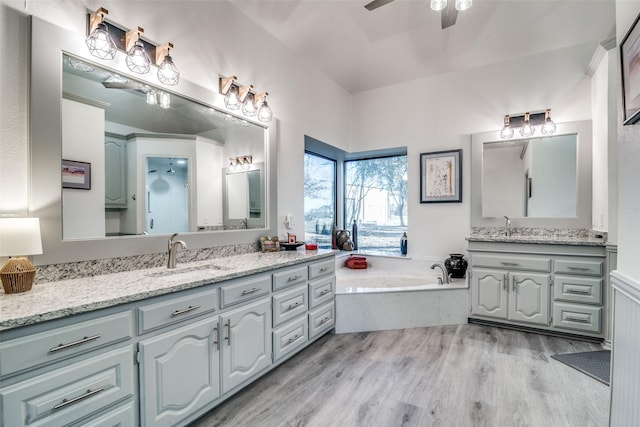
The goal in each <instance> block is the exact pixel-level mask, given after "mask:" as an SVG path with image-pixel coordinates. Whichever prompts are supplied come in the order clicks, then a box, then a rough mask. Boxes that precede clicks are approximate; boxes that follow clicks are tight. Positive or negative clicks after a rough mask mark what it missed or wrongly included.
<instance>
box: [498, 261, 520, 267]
mask: <svg viewBox="0 0 640 427" xmlns="http://www.w3.org/2000/svg"><path fill="white" fill-rule="evenodd" d="M500 264H502V265H506V266H509V267H519V266H520V264H518V263H517V262H504V261H501V262H500Z"/></svg>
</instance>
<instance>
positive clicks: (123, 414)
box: [82, 402, 136, 427]
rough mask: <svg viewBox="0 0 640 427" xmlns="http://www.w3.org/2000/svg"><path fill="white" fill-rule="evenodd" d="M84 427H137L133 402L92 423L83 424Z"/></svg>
mask: <svg viewBox="0 0 640 427" xmlns="http://www.w3.org/2000/svg"><path fill="white" fill-rule="evenodd" d="M82 426H83V427H114V426H117V427H135V426H136V413H135V410H134V409H133V402H129V403H127V404H126V405H124V406H121V407H119V408H116V409H113V410H111V411H109V412H107V413H106V414H104V415H101V416H99V417H98V418H95V419H93V420H91V421H85V422H83V423H82Z"/></svg>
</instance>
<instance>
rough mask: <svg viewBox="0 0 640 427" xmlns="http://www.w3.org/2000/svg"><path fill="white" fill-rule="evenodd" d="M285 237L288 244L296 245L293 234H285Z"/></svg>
mask: <svg viewBox="0 0 640 427" xmlns="http://www.w3.org/2000/svg"><path fill="white" fill-rule="evenodd" d="M287 237H288V242H289V243H296V242H297V241H298V240H297V239H296V235H295V234H287Z"/></svg>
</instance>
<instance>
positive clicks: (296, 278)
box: [289, 276, 302, 282]
mask: <svg viewBox="0 0 640 427" xmlns="http://www.w3.org/2000/svg"><path fill="white" fill-rule="evenodd" d="M301 277H302V276H292V277H289V282H293V281H294V280H298V279H299V278H301Z"/></svg>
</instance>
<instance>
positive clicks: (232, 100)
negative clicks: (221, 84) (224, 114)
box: [224, 85, 242, 110]
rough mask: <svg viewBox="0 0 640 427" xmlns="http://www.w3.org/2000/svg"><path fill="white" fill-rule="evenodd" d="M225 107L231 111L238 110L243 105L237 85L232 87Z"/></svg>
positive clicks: (226, 98) (225, 101) (225, 100)
mask: <svg viewBox="0 0 640 427" xmlns="http://www.w3.org/2000/svg"><path fill="white" fill-rule="evenodd" d="M224 105H226V106H227V108H228V109H230V110H237V109H239V108H240V106H241V105H242V104H241V103H240V97H239V96H238V88H237V87H236V86H235V85H231V87H230V88H229V92H227V96H225V98H224Z"/></svg>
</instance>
